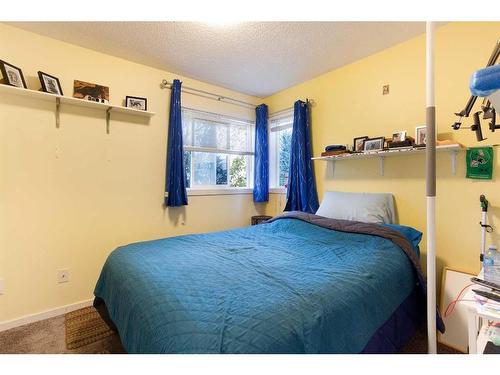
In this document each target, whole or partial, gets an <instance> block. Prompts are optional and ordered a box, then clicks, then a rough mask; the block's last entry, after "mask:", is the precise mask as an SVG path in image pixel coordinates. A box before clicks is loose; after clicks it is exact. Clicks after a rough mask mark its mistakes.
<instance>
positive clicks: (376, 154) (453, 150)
mask: <svg viewBox="0 0 500 375" xmlns="http://www.w3.org/2000/svg"><path fill="white" fill-rule="evenodd" d="M463 149H464V148H463V147H462V146H460V145H458V144H454V145H444V146H437V147H436V151H437V152H444V151H447V152H449V153H450V157H451V171H452V173H453V174H455V173H456V164H457V154H458V152H459V151H462V150H463ZM424 153H425V147H421V148H410V149H399V150H398V149H393V150H383V151H372V152H362V153H355V154H340V155H334V156H317V157H314V158H311V159H312V160H323V161H329V162H336V161H344V160H356V159H373V158H379V162H380V163H379V168H380V175H381V176H383V175H384V160H385V158H386V157H391V156H405V155H415V154H424ZM332 165H333V163H332Z"/></svg>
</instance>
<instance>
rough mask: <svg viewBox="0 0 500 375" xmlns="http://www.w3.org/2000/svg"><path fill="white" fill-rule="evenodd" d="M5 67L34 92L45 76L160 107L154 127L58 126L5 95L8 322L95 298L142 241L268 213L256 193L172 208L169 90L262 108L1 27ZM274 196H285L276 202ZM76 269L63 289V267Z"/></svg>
mask: <svg viewBox="0 0 500 375" xmlns="http://www.w3.org/2000/svg"><path fill="white" fill-rule="evenodd" d="M0 59H3V60H6V61H8V62H11V63H12V64H14V65H16V66H18V67H20V68H22V70H23V72H24V76H25V78H26V80H27V84H28V87H29V88H32V89H38V88H39V87H40V84H39V81H38V77H37V71H38V70H41V71H44V72H47V73H49V74H53V75H55V76H57V77H59V78H60V80H61V84H62V88H63V91H64V93H65V94H66V95H69V96H71V94H72V85H73V79H80V80H84V81H90V82H96V83H100V84H103V85H106V86H109V87H110V95H111V102H112V103H113V104H122V99H123V98H125V96H126V95H135V96H142V97H147V98H148V106H149V109H150V110H151V111H155V112H156V116H154V117H152V119H151V121H150V122H149V124H148V123H147V122H144V121H143V120H139V119H137V118H134V117H130V116H126V115H112V119H111V133H110V134H109V135H108V134H106V133H105V121H104V114H103V112H101V111H97V110H92V109H83V108H79V107H70V106H65V107H63V109H62V113H61V126H60V128H59V129H56V127H55V120H54V119H55V117H54V116H55V115H54V105H53V104H51V103H48V102H42V101H37V100H33V99H29V98H21V97H18V96H11V95H2V94H0V114H1V115H0V116H1V117H0V278H3V279H5V288H6V291H5V294H4V295H0V322H2V321H7V320H10V319H14V318H18V317H21V316H23V315H26V314H33V313H37V312H40V311H43V310H47V309H52V308H56V307H59V306H63V305H67V304H71V303H75V302H78V301H81V300H86V299H89V298H91V297H92V292H93V287H94V285H95V282H96V280H97V277H98V275H99V272H100V270H101V267H102V265H103V262H104V260H105V259H106V257H107V255H108V254H109V252H110V251H112V250H113V249H114V248H116V247H117V246H119V245H124V244H127V243H130V242H136V241H142V240H149V239H155V238H161V237H166V236H173V235H178V234H183V233H193V232H208V231H215V230H221V229H226V228H231V227H237V226H244V225H248V224H249V222H250V216H251V215H254V214H256V213H258V212H260V213H263V212H264V211H265V208H266V207H265V205H262V204H261V205H260V206H259V205H254V203H253V202H252V196H251V195H248V194H247V195H225V196H210V197H206V196H190V197H189V205H188V206H187V207H186V208H185V209H164V207H163V192H164V175H165V172H164V171H165V158H166V134H167V122H168V117H167V116H168V115H167V114H168V102H169V98H170V91H169V90H161V89H160V88H159V84H160V82H161V80H162V79H168V80H169V81H171V80H172V79H174V78H180V79H181V80H182V81H183V82H184V84H185V85H186V86H190V87H197V88H200V89H204V90H208V91H215V92H218V93H221V94H225V95H228V96H232V97H235V98H239V99H241V100H246V101H251V102H255V103H259V99H258V98H254V97H249V96H245V95H241V94H238V93H235V92H231V91H228V90H225V89H223V88H220V87H214V86H211V85H207V84H205V83H202V82H199V81H194V80H192V79H188V78H186V77H179V76H177V75H174V74H172V73H169V72H166V71H162V70H158V69H153V68H150V67H147V66H144V65H140V64H136V63H132V62H129V61H125V60H122V59H119V58H116V57H112V56H108V55H105V54H101V53H97V52H95V51H91V50H88V49H84V48H80V47H77V46H74V45H70V44H67V43H63V42H60V41H57V40H54V39H50V38H47V37H43V36H40V35H37V34H33V33H30V32H26V31H23V30H20V29H17V28H14V27H11V26H7V25H4V24H0ZM182 100H183V105H185V106H188V107H193V108H199V109H204V110H209V111H216V112H219V113H226V114H229V115H234V116H239V117H245V118H251V119H252V118H254V112H253V110H247V109H243V108H241V107H237V106H234V105H228V104H224V103H218V102H216V101H213V100H207V99H203V98H200V97H197V96H193V95H187V94H186V95H183V98H182ZM271 199H274V197H272V198H271ZM60 268H69V270H70V282H68V283H64V284H58V283H57V282H56V270H57V269H60Z"/></svg>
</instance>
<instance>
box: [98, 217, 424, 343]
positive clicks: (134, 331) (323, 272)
mask: <svg viewBox="0 0 500 375" xmlns="http://www.w3.org/2000/svg"><path fill="white" fill-rule="evenodd" d="M415 280H416V278H415V272H414V270H413V268H412V266H411V264H410V261H409V259H408V257H407V256H406V255H405V254H404V252H403V251H402V250H401V248H399V247H398V246H397V245H395V244H394V243H393V242H391V241H390V240H388V239H385V238H381V237H378V236H372V235H367V234H356V233H346V232H339V231H335V230H330V229H326V228H322V227H320V226H316V225H312V224H310V223H307V222H304V221H301V220H296V219H293V218H285V219H281V220H277V221H274V222H272V223H269V224H263V225H257V226H252V227H248V228H242V229H235V230H229V231H225V232H218V233H209V234H198V235H187V236H180V237H173V238H166V239H161V240H155V241H148V242H141V243H135V244H131V245H127V246H124V247H120V248H118V249H116V250H115V251H113V252H112V253H111V255H110V256H109V257H108V259H107V261H106V263H105V265H104V267H103V270H102V273H101V275H100V278H99V281H98V283H97V286H96V288H95V295H96V297H99V298H101V299H103V300H104V301H105V303H106V306H107V309H108V312H109V314H110V317H111V319H112V320H113V322H114V323H115V325H116V326H117V328H118V331H119V334H120V338H121V340H122V343H123V345H124V347H125V349H126V350H127V352H129V353H359V352H361V351H362V350H363V348H364V347H365V345H366V344H367V343H368V341H369V340H370V338H371V337H372V335H373V334H374V333H375V331H376V330H377V329H378V328H379V327H380V326H381V325H382V324H383V323H384V322H385V321H386V320H387V319H388V318H389V317H390V315H391V314H392V313H393V312H394V311H395V310H396V309H397V307H398V306H399V305H400V304H401V303H402V302H403V300H404V299H405V298H406V297H407V296H408V295H409V294H410V293H411V292H412V290H413V289H414V287H415Z"/></svg>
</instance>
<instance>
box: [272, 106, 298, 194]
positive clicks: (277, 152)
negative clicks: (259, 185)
mask: <svg viewBox="0 0 500 375" xmlns="http://www.w3.org/2000/svg"><path fill="white" fill-rule="evenodd" d="M292 127H293V110H291V111H287V112H285V113H282V114H280V115H279V116H275V117H271V118H270V119H269V128H270V136H269V154H270V155H269V166H270V167H269V174H270V185H271V188H284V187H286V186H287V184H288V170H289V168H290V148H291V143H292Z"/></svg>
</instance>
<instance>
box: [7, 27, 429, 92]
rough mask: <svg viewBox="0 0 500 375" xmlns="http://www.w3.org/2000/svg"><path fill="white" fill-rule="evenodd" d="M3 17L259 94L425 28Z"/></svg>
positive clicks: (68, 39)
mask: <svg viewBox="0 0 500 375" xmlns="http://www.w3.org/2000/svg"><path fill="white" fill-rule="evenodd" d="M10 24H11V25H13V26H17V27H20V28H23V29H26V30H30V31H33V32H36V33H38V34H42V35H46V36H49V37H52V38H55V39H59V40H62V41H65V42H69V43H73V44H77V45H80V46H82V47H86V48H90V49H93V50H96V51H100V52H104V53H107V54H110V55H114V56H118V57H121V58H124V59H128V60H131V61H135V62H139V63H142V64H146V65H150V66H153V67H157V68H160V69H165V70H167V71H170V72H172V73H176V74H180V75H184V76H187V77H190V78H195V79H199V80H202V81H205V82H209V83H212V84H216V85H219V86H223V87H226V88H229V89H233V90H236V91H239V92H242V93H246V94H250V95H255V96H260V97H264V96H268V95H271V94H273V93H275V92H277V91H280V90H283V89H285V88H287V87H290V86H293V85H295V84H297V83H300V82H303V81H306V80H308V79H311V78H314V77H316V76H318V75H320V74H322V73H325V72H327V71H329V70H332V69H334V68H337V67H340V66H342V65H346V64H349V63H351V62H353V61H356V60H358V59H360V58H363V57H365V56H368V55H370V54H373V53H375V52H378V51H380V50H383V49H385V48H388V47H390V46H392V45H394V44H397V43H400V42H403V41H405V40H408V39H410V38H412V37H414V36H417V35H419V34H422V33H424V32H425V24H424V23H423V22H246V23H236V24H227V25H218V26H217V25H210V24H206V23H198V22H15V23H10Z"/></svg>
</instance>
